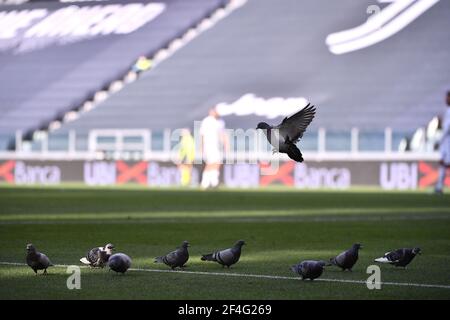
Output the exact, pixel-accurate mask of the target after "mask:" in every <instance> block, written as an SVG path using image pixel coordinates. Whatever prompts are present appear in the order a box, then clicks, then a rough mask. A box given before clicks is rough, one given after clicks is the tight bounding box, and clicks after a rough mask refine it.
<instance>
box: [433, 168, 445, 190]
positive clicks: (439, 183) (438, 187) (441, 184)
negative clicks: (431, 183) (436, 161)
mask: <svg viewBox="0 0 450 320" xmlns="http://www.w3.org/2000/svg"><path fill="white" fill-rule="evenodd" d="M446 171H447V167H446V166H445V165H444V164H443V163H441V165H440V166H439V176H438V181H437V183H436V187H435V189H434V191H435V192H436V193H442V189H443V188H444V181H445V173H446Z"/></svg>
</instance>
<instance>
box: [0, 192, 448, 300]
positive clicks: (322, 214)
mask: <svg viewBox="0 0 450 320" xmlns="http://www.w3.org/2000/svg"><path fill="white" fill-rule="evenodd" d="M238 239H244V240H245V241H246V242H247V245H246V246H244V248H243V253H242V257H241V261H239V263H238V264H236V265H235V266H233V267H232V268H231V269H229V270H227V269H222V267H221V266H220V265H218V264H215V263H207V262H203V261H201V260H200V255H201V254H204V253H208V252H210V251H212V250H214V249H220V248H226V247H229V246H230V245H232V244H233V243H234V242H235V241H236V240H238ZM183 240H188V241H189V242H190V243H191V247H190V260H189V261H188V267H187V269H186V271H189V273H188V272H182V271H181V272H145V271H142V270H136V269H146V270H147V269H152V270H168V268H167V267H166V266H165V265H159V264H154V263H153V258H154V257H155V256H157V255H161V254H164V253H166V252H168V251H170V250H173V249H174V248H175V247H176V246H178V245H179V244H180V243H181V242H182V241H183ZM29 242H32V243H34V244H35V245H36V247H37V248H38V250H41V251H42V252H44V253H46V254H47V255H48V256H49V257H50V259H51V260H52V261H53V263H55V264H61V265H80V263H79V259H80V258H81V257H82V256H84V255H85V253H86V251H87V250H88V249H90V248H92V247H94V246H100V245H104V244H106V243H107V242H112V243H114V244H115V245H116V248H117V252H124V253H127V254H128V255H129V256H131V258H132V259H133V265H132V268H135V269H133V270H130V271H128V272H127V273H126V274H124V275H119V274H115V273H114V272H112V271H108V269H107V268H105V269H88V268H83V269H81V290H68V289H67V287H66V280H67V277H68V276H69V275H68V274H66V269H65V268H64V267H52V268H50V269H49V275H48V276H35V275H34V273H33V271H32V270H31V269H30V268H28V267H26V266H22V265H6V264H4V263H5V262H15V263H24V262H25V254H26V253H25V246H26V244H27V243H29ZM354 242H360V243H362V244H363V245H364V248H363V249H362V251H361V252H360V259H359V261H358V263H357V264H356V266H355V267H354V270H353V272H342V271H340V270H338V269H337V268H333V267H329V268H327V269H326V270H325V272H324V274H323V275H322V277H321V279H332V280H359V281H365V280H366V279H367V277H368V276H369V275H368V274H367V273H366V268H367V266H368V265H371V264H373V263H372V261H373V259H374V258H376V257H379V256H381V255H382V254H383V253H384V252H386V251H388V250H391V249H396V248H399V247H408V246H420V247H421V248H422V251H423V254H422V255H421V256H418V257H417V258H416V259H415V260H414V261H413V262H412V264H411V265H410V266H408V268H407V269H406V270H402V269H396V268H394V267H392V266H390V265H383V266H381V271H382V272H381V279H382V281H383V282H388V283H390V284H384V285H382V289H381V290H368V289H367V287H366V285H365V284H364V283H359V282H339V281H312V282H311V281H301V280H297V279H295V278H291V277H295V275H294V274H293V273H292V272H291V271H290V270H289V267H290V266H291V265H292V264H294V263H297V262H299V261H300V260H303V259H328V258H330V257H332V256H334V255H336V254H338V253H340V252H341V251H343V250H344V249H347V248H349V247H350V246H351V244H353V243H354ZM449 265H450V196H449V195H443V196H435V195H432V194H430V193H426V192H384V191H379V190H353V191H302V190H287V189H267V190H262V191H257V190H214V191H200V190H194V189H192V190H181V189H144V188H138V187H125V188H88V187H80V186H64V187H46V188H45V187H10V186H5V185H3V186H0V299H2V300H3V299H449V298H450V268H449ZM235 273H236V274H252V275H268V276H280V277H288V278H263V277H234V276H227V274H235ZM399 284H412V285H411V286H404V285H399ZM420 284H426V285H440V286H442V287H433V286H431V287H421V286H418V285H420Z"/></svg>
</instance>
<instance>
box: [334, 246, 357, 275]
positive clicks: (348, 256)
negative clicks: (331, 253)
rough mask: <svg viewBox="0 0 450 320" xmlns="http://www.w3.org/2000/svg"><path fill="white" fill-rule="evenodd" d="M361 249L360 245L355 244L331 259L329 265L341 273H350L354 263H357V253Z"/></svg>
mask: <svg viewBox="0 0 450 320" xmlns="http://www.w3.org/2000/svg"><path fill="white" fill-rule="evenodd" d="M361 248H362V245H361V244H359V243H355V244H354V245H353V246H352V247H351V248H350V249H348V250H346V251H344V252H342V253H341V254H339V255H338V256H336V257H334V258H331V259H330V262H331V264H333V265H335V266H338V267H340V268H341V269H342V270H343V271H344V270H349V271H352V268H353V266H354V265H355V263H356V261H358V251H359V249H361Z"/></svg>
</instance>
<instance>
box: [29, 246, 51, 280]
mask: <svg viewBox="0 0 450 320" xmlns="http://www.w3.org/2000/svg"><path fill="white" fill-rule="evenodd" d="M27 264H28V265H29V266H30V267H31V269H33V271H34V273H36V275H37V274H38V273H37V271H38V270H44V273H43V274H47V268H48V267H51V266H53V264H52V263H51V262H50V259H49V258H48V257H47V256H46V255H45V254H43V253H40V252H38V251H37V250H36V248H35V247H34V245H33V244H31V243H30V244H27Z"/></svg>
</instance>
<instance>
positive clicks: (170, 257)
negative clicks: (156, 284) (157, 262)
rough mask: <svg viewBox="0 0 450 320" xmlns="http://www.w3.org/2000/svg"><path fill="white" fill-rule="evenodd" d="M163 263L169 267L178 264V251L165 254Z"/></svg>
mask: <svg viewBox="0 0 450 320" xmlns="http://www.w3.org/2000/svg"><path fill="white" fill-rule="evenodd" d="M163 261H164V263H165V264H167V265H169V266H173V265H176V264H177V262H178V250H175V251H172V252H169V253H168V254H166V256H165V257H164V259H163Z"/></svg>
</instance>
